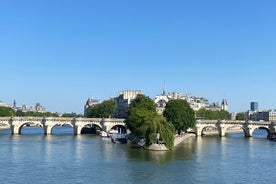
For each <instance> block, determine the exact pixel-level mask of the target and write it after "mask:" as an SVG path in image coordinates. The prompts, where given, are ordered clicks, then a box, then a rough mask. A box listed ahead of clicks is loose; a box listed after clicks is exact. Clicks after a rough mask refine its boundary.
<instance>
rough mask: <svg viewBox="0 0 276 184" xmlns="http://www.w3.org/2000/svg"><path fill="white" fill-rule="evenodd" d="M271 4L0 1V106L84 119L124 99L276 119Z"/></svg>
mask: <svg viewBox="0 0 276 184" xmlns="http://www.w3.org/2000/svg"><path fill="white" fill-rule="evenodd" d="M275 8H276V2H275V1H273V0H265V1H255V0H243V1H241V0H231V1H230V0H216V1H215V0H208V1H206V0H194V1H185V0H101V1H98V0H78V1H76V0H40V1H37V0H24V1H21V0H0V78H1V85H0V100H1V101H3V102H6V103H9V104H12V101H13V99H16V100H17V104H18V105H22V104H27V105H28V106H33V105H34V104H35V103H36V102H40V103H41V104H42V105H43V106H45V107H46V109H47V110H49V111H53V112H77V113H82V112H83V105H84V103H85V101H86V99H87V98H88V97H94V98H96V99H100V100H104V99H107V98H109V97H111V96H117V95H118V93H119V92H120V91H122V90H127V89H133V90H136V89H139V90H142V92H143V93H144V94H146V95H148V96H150V97H152V98H153V97H154V96H155V95H157V94H160V93H161V92H162V89H163V83H164V80H165V81H166V86H167V91H177V92H180V93H183V94H185V93H189V94H191V95H193V96H199V97H205V98H207V99H209V101H210V102H221V100H222V98H224V97H225V98H226V99H227V100H228V103H229V109H230V111H232V112H239V111H245V110H248V109H249V103H250V102H251V101H257V102H259V107H260V108H261V109H276V87H275V84H276V83H275V79H276V74H275V69H276V62H275V61H276V22H275V20H276V11H275Z"/></svg>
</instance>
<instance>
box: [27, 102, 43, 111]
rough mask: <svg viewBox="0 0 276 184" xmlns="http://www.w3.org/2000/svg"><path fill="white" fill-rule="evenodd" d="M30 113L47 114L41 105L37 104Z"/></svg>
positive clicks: (31, 108)
mask: <svg viewBox="0 0 276 184" xmlns="http://www.w3.org/2000/svg"><path fill="white" fill-rule="evenodd" d="M29 111H31V112H41V113H44V112H46V110H45V108H44V107H43V106H42V105H41V104H40V103H36V104H35V106H34V107H30V109H29Z"/></svg>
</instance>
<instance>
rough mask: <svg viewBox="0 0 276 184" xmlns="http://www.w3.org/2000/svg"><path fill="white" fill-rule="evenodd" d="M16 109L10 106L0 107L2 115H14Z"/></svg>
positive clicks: (0, 114)
mask: <svg viewBox="0 0 276 184" xmlns="http://www.w3.org/2000/svg"><path fill="white" fill-rule="evenodd" d="M14 115H15V111H14V110H13V109H12V108H10V107H0V117H4V116H14Z"/></svg>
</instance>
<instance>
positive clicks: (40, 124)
mask: <svg viewBox="0 0 276 184" xmlns="http://www.w3.org/2000/svg"><path fill="white" fill-rule="evenodd" d="M25 126H33V127H42V129H43V124H42V123H41V122H40V121H26V122H21V123H19V124H18V125H17V128H18V130H17V131H18V133H19V134H21V133H22V128H23V127H25Z"/></svg>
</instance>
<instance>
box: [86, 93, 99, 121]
mask: <svg viewBox="0 0 276 184" xmlns="http://www.w3.org/2000/svg"><path fill="white" fill-rule="evenodd" d="M99 103H100V101H99V100H95V99H93V98H92V97H91V98H88V99H87V101H86V103H85V105H84V116H87V114H88V109H89V108H90V107H93V106H94V105H97V104H99Z"/></svg>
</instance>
